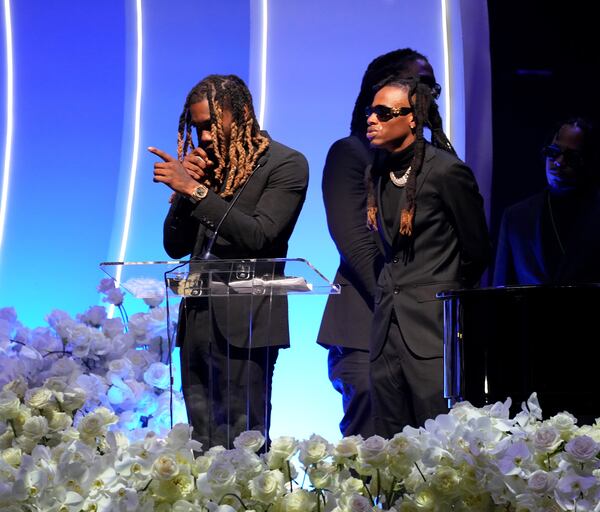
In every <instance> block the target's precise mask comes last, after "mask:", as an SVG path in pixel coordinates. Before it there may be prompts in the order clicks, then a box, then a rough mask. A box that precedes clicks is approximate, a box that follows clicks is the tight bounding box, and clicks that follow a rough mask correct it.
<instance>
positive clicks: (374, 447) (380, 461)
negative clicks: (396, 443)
mask: <svg viewBox="0 0 600 512" xmlns="http://www.w3.org/2000/svg"><path fill="white" fill-rule="evenodd" d="M386 446H387V441H386V440H385V439H384V438H383V437H381V436H371V437H369V438H368V439H366V440H365V441H364V442H363V443H362V444H360V445H359V446H358V460H359V461H360V462H361V463H363V464H369V465H370V466H373V467H381V466H383V465H384V464H385V462H386V459H387V453H386Z"/></svg>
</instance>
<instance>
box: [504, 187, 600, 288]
mask: <svg viewBox="0 0 600 512" xmlns="http://www.w3.org/2000/svg"><path fill="white" fill-rule="evenodd" d="M548 194H549V192H548V191H547V190H546V191H544V192H541V193H539V194H536V195H534V196H532V197H529V198H528V199H525V200H524V201H521V202H519V203H517V204H515V205H513V206H510V207H508V208H507V209H506V210H505V212H504V215H503V216H502V223H501V226H500V234H499V237H498V249H497V252H496V266H495V270H494V285H495V286H499V285H528V284H533V285H535V284H557V283H598V282H600V191H598V190H597V189H592V190H591V192H590V193H587V194H583V195H581V196H580V202H579V204H578V209H577V212H576V213H575V218H574V220H573V222H572V223H571V225H570V229H569V233H568V236H567V237H565V239H564V240H563V241H562V242H563V245H564V249H565V254H564V255H561V254H560V253H558V252H557V251H556V247H555V248H554V250H555V252H557V254H558V255H559V256H558V262H557V265H556V267H555V268H552V265H551V264H550V261H549V258H550V254H549V250H550V249H552V247H553V245H552V244H553V243H554V244H555V243H556V240H555V239H554V237H555V234H554V231H553V228H552V226H551V224H550V216H549V207H548Z"/></svg>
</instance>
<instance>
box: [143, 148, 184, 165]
mask: <svg viewBox="0 0 600 512" xmlns="http://www.w3.org/2000/svg"><path fill="white" fill-rule="evenodd" d="M148 151H150V153H154V154H155V155H156V156H157V157H159V158H162V159H163V160H164V161H165V162H174V161H176V160H177V159H176V158H173V157H172V156H171V155H169V153H165V152H164V151H162V150H160V149H158V148H155V147H152V146H150V147H149V148H148Z"/></svg>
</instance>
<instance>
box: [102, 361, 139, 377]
mask: <svg viewBox="0 0 600 512" xmlns="http://www.w3.org/2000/svg"><path fill="white" fill-rule="evenodd" d="M108 371H109V372H111V373H114V374H115V375H118V376H119V377H121V378H123V379H126V378H129V377H131V376H133V367H132V364H131V361H129V359H127V358H122V359H113V360H112V361H110V362H109V363H108Z"/></svg>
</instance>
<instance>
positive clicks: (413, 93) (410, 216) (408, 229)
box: [366, 76, 456, 237]
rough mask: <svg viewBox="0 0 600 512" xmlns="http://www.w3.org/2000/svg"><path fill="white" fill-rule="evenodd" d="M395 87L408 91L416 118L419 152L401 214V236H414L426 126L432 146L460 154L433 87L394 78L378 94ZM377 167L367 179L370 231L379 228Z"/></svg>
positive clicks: (379, 87)
mask: <svg viewBox="0 0 600 512" xmlns="http://www.w3.org/2000/svg"><path fill="white" fill-rule="evenodd" d="M387 85H391V86H394V87H400V88H402V89H405V90H406V91H407V95H408V101H409V103H410V107H411V108H412V111H413V119H414V122H415V136H416V140H415V152H414V156H413V159H412V161H411V164H410V166H411V168H412V172H411V173H410V174H409V176H408V181H407V182H406V188H405V191H406V192H405V193H406V207H405V208H403V209H402V211H401V212H400V234H401V235H403V236H406V237H411V236H412V235H413V226H414V220H415V211H416V207H417V201H416V196H417V175H418V174H419V172H420V171H421V168H422V167H423V160H424V159H425V145H426V142H427V141H426V140H425V137H424V135H423V128H424V127H425V126H427V127H429V128H430V129H431V143H432V144H433V145H434V146H436V147H439V148H441V149H444V150H445V151H448V152H449V153H452V154H453V155H456V152H455V151H454V148H453V147H452V144H450V141H449V140H448V137H446V134H445V133H444V132H443V130H442V120H441V118H440V114H439V111H438V108H437V104H436V103H435V101H434V99H433V96H432V89H431V87H430V85H428V84H426V83H423V82H422V81H421V80H420V79H419V78H418V77H416V78H398V77H395V76H392V77H390V78H388V79H387V80H384V81H383V82H381V83H380V84H378V85H377V86H376V88H375V89H376V91H378V90H379V89H382V88H383V87H385V86H387ZM375 167H376V166H373V168H372V169H369V171H368V173H367V176H366V180H367V226H368V227H369V229H372V230H376V229H377V203H376V200H375V187H374V172H375V171H376V169H375Z"/></svg>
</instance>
